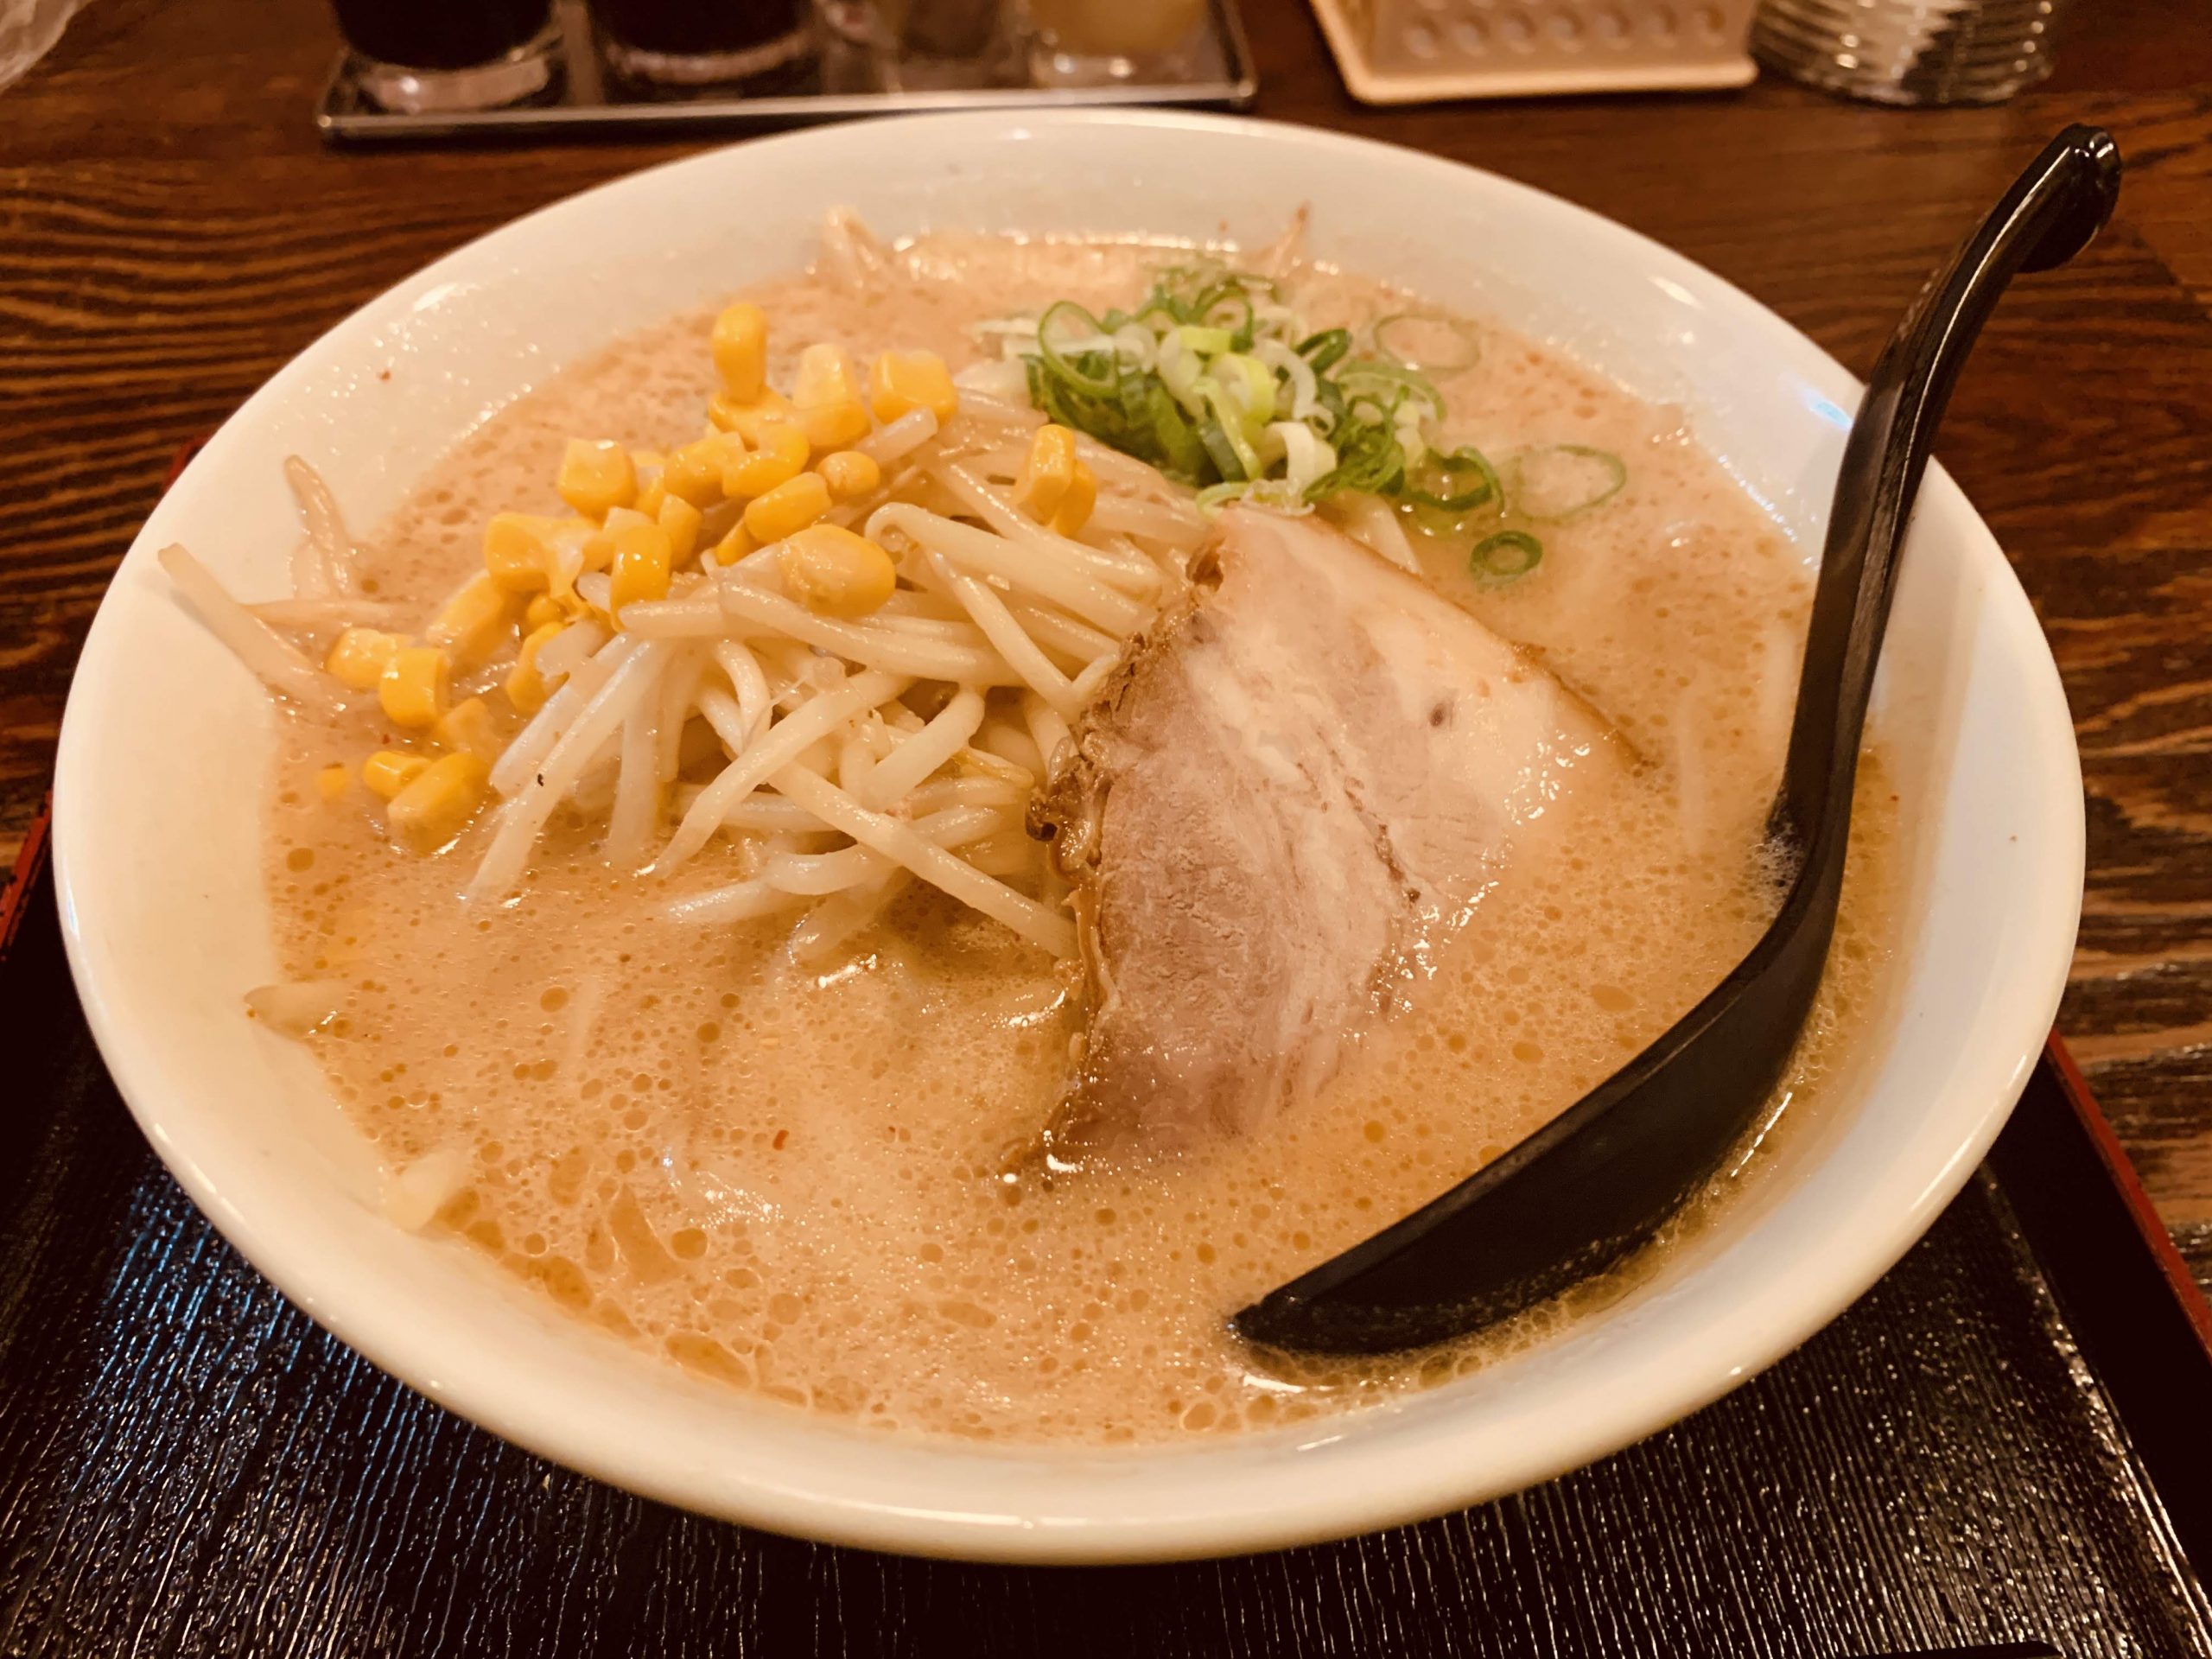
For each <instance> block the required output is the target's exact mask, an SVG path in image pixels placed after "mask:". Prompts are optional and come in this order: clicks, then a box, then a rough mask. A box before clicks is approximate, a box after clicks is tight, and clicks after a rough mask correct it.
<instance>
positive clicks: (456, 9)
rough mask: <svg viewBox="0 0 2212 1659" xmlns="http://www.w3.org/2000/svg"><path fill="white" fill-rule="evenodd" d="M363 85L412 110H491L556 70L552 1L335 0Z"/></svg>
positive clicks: (526, 93) (530, 92) (534, 90)
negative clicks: (356, 60)
mask: <svg viewBox="0 0 2212 1659" xmlns="http://www.w3.org/2000/svg"><path fill="white" fill-rule="evenodd" d="M332 10H334V11H335V12H336V13H337V14H338V27H339V29H340V31H341V32H342V33H343V34H344V35H345V36H346V44H347V45H348V46H350V47H352V48H353V55H354V56H355V58H356V59H358V60H359V62H358V63H357V65H356V75H357V79H358V83H359V86H360V88H361V90H362V91H363V92H365V93H366V94H367V95H368V96H369V97H370V98H371V99H373V100H374V101H375V102H376V103H377V104H378V105H382V106H383V107H384V108H385V109H387V110H398V111H405V112H407V113H410V114H419V113H423V112H426V111H444V110H488V109H496V108H497V107H499V105H503V104H519V103H521V102H523V101H524V99H530V98H534V97H536V96H537V94H538V93H540V92H544V91H545V90H546V89H547V88H548V87H549V86H551V85H552V83H553V79H554V75H555V73H556V61H555V48H556V46H557V45H558V44H559V41H560V29H559V26H558V25H557V24H556V23H555V22H554V21H553V16H552V11H553V8H552V0H333V5H332Z"/></svg>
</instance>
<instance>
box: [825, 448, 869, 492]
mask: <svg viewBox="0 0 2212 1659" xmlns="http://www.w3.org/2000/svg"><path fill="white" fill-rule="evenodd" d="M814 470H815V471H816V472H817V473H819V474H822V481H823V483H825V484H827V485H828V486H829V493H830V494H832V495H834V496H836V498H837V499H839V500H840V501H849V500H851V499H853V498H854V497H855V496H856V495H866V494H867V493H868V492H869V491H870V490H873V489H875V488H877V487H878V486H880V485H881V484H882V482H883V468H882V467H880V466H878V465H877V464H876V460H875V457H874V455H864V454H861V452H860V451H859V450H857V449H840V450H839V451H838V452H837V453H836V454H834V455H824V456H823V457H822V459H821V460H820V461H817V462H816V463H815V464H814Z"/></svg>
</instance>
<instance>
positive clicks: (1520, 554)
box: [1467, 530, 1544, 582]
mask: <svg viewBox="0 0 2212 1659" xmlns="http://www.w3.org/2000/svg"><path fill="white" fill-rule="evenodd" d="M1543 562H1544V544H1543V543H1541V542H1540V541H1538V540H1537V539H1536V538H1535V537H1533V536H1531V535H1530V534H1529V532H1528V531H1525V530H1501V531H1497V532H1496V533H1495V534H1493V535H1489V536H1485V537H1483V538H1482V540H1480V541H1479V542H1477V543H1475V550H1474V551H1473V552H1471V553H1470V554H1469V555H1468V556H1467V569H1468V570H1469V571H1470V572H1471V574H1472V575H1477V576H1479V577H1481V578H1482V579H1483V580H1484V581H1486V582H1511V581H1512V580H1513V579H1514V578H1515V577H1516V576H1525V575H1528V574H1529V572H1530V571H1531V570H1533V569H1535V568H1536V567H1537V566H1538V565H1540V564H1541V563H1543Z"/></svg>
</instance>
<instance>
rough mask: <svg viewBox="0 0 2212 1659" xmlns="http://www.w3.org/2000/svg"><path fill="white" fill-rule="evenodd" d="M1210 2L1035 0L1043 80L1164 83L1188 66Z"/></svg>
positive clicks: (1032, 54) (1033, 65) (1036, 59)
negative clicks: (1191, 50) (1199, 27)
mask: <svg viewBox="0 0 2212 1659" xmlns="http://www.w3.org/2000/svg"><path fill="white" fill-rule="evenodd" d="M1206 4H1207V0H1029V24H1030V28H1031V29H1033V31H1034V32H1035V33H1034V38H1033V41H1031V44H1030V48H1029V72H1030V74H1031V76H1032V78H1033V79H1035V81H1036V82H1037V84H1038V85H1039V86H1113V85H1116V84H1117V83H1125V82H1132V81H1165V80H1174V79H1178V78H1179V76H1180V75H1181V74H1182V73H1184V71H1185V64H1186V61H1187V59H1188V57H1189V54H1190V49H1191V48H1192V46H1193V45H1194V44H1195V43H1196V42H1197V40H1198V25H1199V23H1200V22H1201V21H1202V20H1203V19H1204V18H1205V15H1206Z"/></svg>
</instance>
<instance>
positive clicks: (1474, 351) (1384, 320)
mask: <svg viewBox="0 0 2212 1659" xmlns="http://www.w3.org/2000/svg"><path fill="white" fill-rule="evenodd" d="M1370 339H1372V340H1374V342H1375V349H1376V352H1377V353H1379V354H1381V355H1382V356H1383V357H1385V358H1388V359H1389V360H1390V361H1391V362H1393V363H1396V364H1399V365H1402V366H1404V367H1406V368H1408V369H1413V370H1415V371H1417V372H1427V373H1431V374H1457V373H1458V372H1459V371H1460V370H1462V369H1471V368H1473V367H1474V366H1475V365H1476V364H1477V363H1478V362H1479V361H1481V359H1482V351H1483V348H1482V340H1481V338H1480V337H1479V336H1478V334H1476V333H1475V330H1474V327H1473V326H1472V325H1471V324H1470V323H1465V322H1462V321H1460V320H1459V318H1457V317H1444V316H1439V315H1436V313H1434V312H1433V311H1394V312H1392V313H1391V314H1390V315H1389V316H1387V317H1378V318H1376V322H1375V327H1373V329H1372V330H1370Z"/></svg>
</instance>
